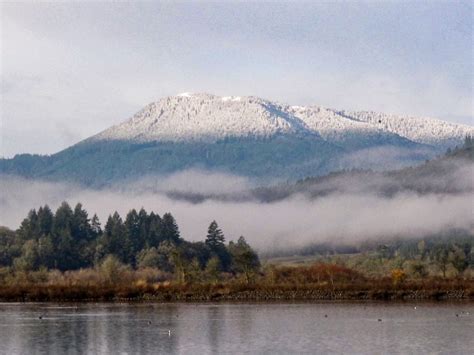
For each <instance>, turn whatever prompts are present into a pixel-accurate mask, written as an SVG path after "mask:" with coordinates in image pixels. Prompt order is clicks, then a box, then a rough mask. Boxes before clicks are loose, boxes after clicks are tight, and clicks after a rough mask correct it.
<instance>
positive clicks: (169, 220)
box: [160, 213, 181, 245]
mask: <svg viewBox="0 0 474 355" xmlns="http://www.w3.org/2000/svg"><path fill="white" fill-rule="evenodd" d="M160 232H161V233H160V239H161V241H163V240H168V241H170V242H172V243H174V244H176V245H178V244H180V243H181V238H180V236H179V229H178V225H177V224H176V220H175V219H174V217H173V215H172V214H171V213H165V214H164V215H163V219H162V220H161V231H160Z"/></svg>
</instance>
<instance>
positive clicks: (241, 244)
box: [229, 237, 260, 283]
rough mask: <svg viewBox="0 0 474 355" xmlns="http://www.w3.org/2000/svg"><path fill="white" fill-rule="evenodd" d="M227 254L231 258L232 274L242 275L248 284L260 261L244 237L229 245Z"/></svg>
mask: <svg viewBox="0 0 474 355" xmlns="http://www.w3.org/2000/svg"><path fill="white" fill-rule="evenodd" d="M229 252H230V255H231V256H232V269H233V271H234V272H237V273H243V274H244V275H245V279H246V282H247V283H249V282H250V280H251V277H252V275H253V274H254V273H255V272H256V271H257V270H258V269H259V268H260V260H259V258H258V255H257V253H255V252H254V251H253V249H252V248H251V247H250V245H249V244H248V243H247V241H246V240H245V238H244V237H240V238H239V240H238V241H237V243H234V242H230V243H229Z"/></svg>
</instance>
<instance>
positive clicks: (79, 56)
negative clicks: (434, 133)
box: [0, 1, 474, 157]
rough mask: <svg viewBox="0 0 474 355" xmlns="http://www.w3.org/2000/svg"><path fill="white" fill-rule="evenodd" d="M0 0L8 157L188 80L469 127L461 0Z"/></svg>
mask: <svg viewBox="0 0 474 355" xmlns="http://www.w3.org/2000/svg"><path fill="white" fill-rule="evenodd" d="M0 6H1V73H0V74H1V91H0V93H1V121H2V122H1V124H2V126H1V144H0V155H2V156H6V157H10V156H12V155H14V154H16V153H22V152H29V153H42V154H43V153H48V154H49V153H54V152H56V151H58V150H61V149H63V148H65V147H67V146H69V145H71V144H74V143H76V142H78V141H79V140H81V139H83V138H86V137H88V136H90V135H92V134H95V133H97V132H99V131H101V130H103V129H105V128H107V127H109V126H110V125H112V124H115V123H118V122H121V121H123V120H125V119H127V118H128V117H130V116H131V115H132V114H133V113H135V112H136V111H137V110H139V109H140V108H141V107H142V106H144V105H146V104H147V103H149V102H151V101H153V100H156V99H158V98H160V97H163V96H167V95H175V94H177V93H180V92H184V91H190V92H209V93H214V94H217V95H256V96H261V97H264V98H267V99H273V100H277V101H281V102H284V103H289V104H303V105H304V104H319V105H323V106H326V107H333V108H338V109H353V110H359V109H368V110H377V111H383V112H390V113H402V114H415V115H423V116H433V117H438V118H443V119H446V120H449V121H453V122H460V123H467V124H473V121H472V117H473V102H472V98H473V62H474V60H473V59H474V58H473V46H472V36H473V28H472V27H473V11H474V10H473V5H472V2H471V1H466V2H456V1H455V2H453V1H446V2H442V1H432V2H431V3H430V2H425V3H423V2H416V3H415V2H405V3H402V2H398V3H397V2H392V3H387V2H380V3H376V2H373V1H372V2H370V3H361V2H359V3H333V4H328V3H325V4H323V3H320V4H318V3H306V4H304V3H298V2H296V3H295V2H293V3H287V4H281V3H279V4H277V3H270V4H268V3H267V4H251V3H232V2H227V3H226V4H220V5H218V4H204V5H203V4H196V3H194V4H193V3H180V4H173V3H171V2H169V3H162V4H158V3H156V2H155V3H136V2H135V3H128V4H127V3H120V4H118V3H101V4H100V3H91V2H82V3H74V4H71V3H69V4H65V3H62V4H61V3H56V4H51V3H48V4H46V3H43V4H41V3H39V4H38V3H36V4H33V3H17V4H13V3H10V4H8V3H2V4H1V5H0Z"/></svg>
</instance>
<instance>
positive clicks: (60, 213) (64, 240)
mask: <svg viewBox="0 0 474 355" xmlns="http://www.w3.org/2000/svg"><path fill="white" fill-rule="evenodd" d="M73 219H74V216H73V211H72V209H71V207H70V206H69V204H68V203H67V202H63V203H62V204H61V206H59V208H58V209H57V210H56V213H55V215H54V219H53V228H52V242H53V245H54V255H55V260H54V262H53V265H54V267H55V268H58V269H60V270H69V269H75V268H77V255H75V248H74V240H73V237H72V225H73Z"/></svg>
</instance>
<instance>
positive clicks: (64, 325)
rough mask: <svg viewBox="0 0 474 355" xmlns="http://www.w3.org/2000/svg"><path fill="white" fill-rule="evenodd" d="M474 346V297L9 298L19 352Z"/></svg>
mask: <svg viewBox="0 0 474 355" xmlns="http://www.w3.org/2000/svg"><path fill="white" fill-rule="evenodd" d="M415 307H416V308H415ZM473 349H474V303H331V302H326V303H240V304H238V303H218V304H213V303H174V304H170V303H168V304H162V303H135V304H123V303H119V304H117V303H98V304H96V303H94V304H92V303H91V304H87V303H82V304H53V303H43V304H41V303H27V304H19V303H15V304H13V303H0V353H1V354H9V355H10V354H85V353H87V354H144V353H166V354H175V353H178V354H208V353H215V354H223V353H258V354H265V353H266V354H302V353H351V354H372V353H373V354H381V353H387V354H390V353H399V354H410V353H412V354H420V353H443V354H472V353H473Z"/></svg>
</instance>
